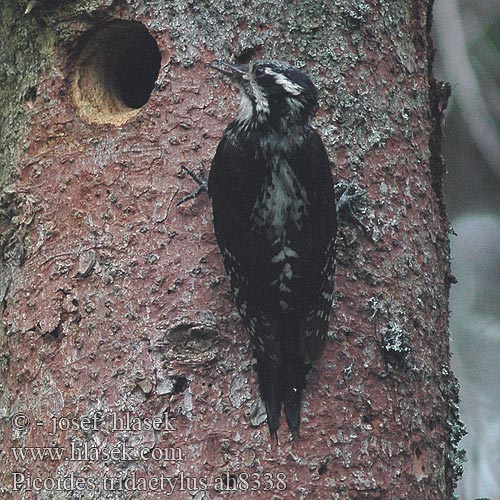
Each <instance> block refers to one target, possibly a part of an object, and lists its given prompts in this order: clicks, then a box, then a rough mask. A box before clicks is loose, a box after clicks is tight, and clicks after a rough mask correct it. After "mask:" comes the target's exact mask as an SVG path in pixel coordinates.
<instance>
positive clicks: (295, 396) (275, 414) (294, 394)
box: [257, 321, 308, 439]
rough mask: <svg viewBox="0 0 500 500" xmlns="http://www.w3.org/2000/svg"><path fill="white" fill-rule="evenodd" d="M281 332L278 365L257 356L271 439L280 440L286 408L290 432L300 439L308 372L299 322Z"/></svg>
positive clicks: (266, 357) (288, 323)
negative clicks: (282, 417) (280, 428)
mask: <svg viewBox="0 0 500 500" xmlns="http://www.w3.org/2000/svg"><path fill="white" fill-rule="evenodd" d="M280 330H281V331H280V332H279V334H280V335H279V337H280V338H279V347H280V349H279V353H276V354H278V355H277V356H276V358H277V359H278V362H275V361H274V360H271V359H270V358H269V357H268V356H267V355H266V354H261V355H259V354H258V355H257V374H258V378H259V388H260V394H261V397H262V400H263V401H264V404H265V407H266V412H267V423H268V426H269V431H270V433H271V437H273V438H274V439H276V436H277V431H278V426H279V421H280V415H281V408H282V407H283V409H284V410H285V417H286V420H287V423H288V427H289V429H290V432H291V434H292V436H293V437H294V438H296V437H298V435H299V428H300V406H301V401H302V392H303V390H304V388H305V385H306V375H307V371H308V370H307V367H306V366H305V361H304V355H303V354H302V353H301V341H300V330H299V324H298V322H292V321H290V322H287V323H286V324H285V325H283V326H282V328H281V329H280Z"/></svg>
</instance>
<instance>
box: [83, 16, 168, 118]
mask: <svg viewBox="0 0 500 500" xmlns="http://www.w3.org/2000/svg"><path fill="white" fill-rule="evenodd" d="M160 64H161V54H160V50H159V48H158V45H157V43H156V41H155V39H154V38H153V37H152V36H151V34H150V33H149V31H148V29H147V28H146V26H144V25H143V24H141V23H139V22H136V21H122V20H115V21H109V22H107V23H106V24H104V25H100V26H97V27H95V28H92V29H91V30H89V31H88V32H87V33H86V34H85V35H84V36H83V39H82V41H81V45H80V50H79V55H78V57H77V60H76V66H75V72H74V76H73V97H74V101H75V104H76V107H77V109H78V112H79V114H80V116H82V118H84V119H85V120H86V121H88V122H90V123H111V124H114V125H122V124H123V123H125V122H126V121H127V120H129V119H130V118H132V117H133V116H135V115H136V114H137V113H138V112H139V110H140V109H141V108H142V107H143V106H144V105H145V104H146V103H147V102H148V100H149V97H150V96H151V92H152V90H153V88H154V85H155V82H156V79H157V77H158V74H159V72H160Z"/></svg>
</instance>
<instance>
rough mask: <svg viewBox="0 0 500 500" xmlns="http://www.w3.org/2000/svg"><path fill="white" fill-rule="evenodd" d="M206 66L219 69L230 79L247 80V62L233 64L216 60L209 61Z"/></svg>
mask: <svg viewBox="0 0 500 500" xmlns="http://www.w3.org/2000/svg"><path fill="white" fill-rule="evenodd" d="M207 66H210V67H211V68H213V69H216V70H217V71H220V72H221V73H222V74H224V75H226V76H228V77H229V78H231V79H232V80H236V81H241V80H248V64H233V63H228V62H225V61H218V60H216V61H211V62H209V63H208V65H207Z"/></svg>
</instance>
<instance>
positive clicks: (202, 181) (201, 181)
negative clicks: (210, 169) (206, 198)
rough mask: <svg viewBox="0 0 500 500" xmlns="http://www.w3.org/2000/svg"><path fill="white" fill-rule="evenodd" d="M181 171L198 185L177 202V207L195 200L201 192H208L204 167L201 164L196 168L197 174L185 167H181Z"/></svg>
mask: <svg viewBox="0 0 500 500" xmlns="http://www.w3.org/2000/svg"><path fill="white" fill-rule="evenodd" d="M181 170H183V171H184V172H186V174H188V175H189V177H191V179H193V180H194V182H196V184H198V187H197V188H196V189H195V190H194V191H193V192H192V193H190V194H187V195H185V196H183V197H182V198H181V200H180V201H179V202H177V206H179V205H182V204H183V203H185V202H186V201H189V200H193V199H194V198H197V197H198V196H199V195H200V194H201V193H203V192H208V179H207V175H206V173H205V167H204V166H203V163H202V162H200V165H199V167H198V173H196V172H194V171H193V170H191V169H189V168H187V167H186V166H185V165H181Z"/></svg>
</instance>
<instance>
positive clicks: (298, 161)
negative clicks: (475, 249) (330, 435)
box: [208, 60, 337, 438]
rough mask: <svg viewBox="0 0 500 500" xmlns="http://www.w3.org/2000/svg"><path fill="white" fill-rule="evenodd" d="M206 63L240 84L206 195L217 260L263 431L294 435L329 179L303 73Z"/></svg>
mask: <svg viewBox="0 0 500 500" xmlns="http://www.w3.org/2000/svg"><path fill="white" fill-rule="evenodd" d="M211 66H212V67H213V68H215V69H217V70H219V71H220V72H222V73H224V74H225V75H227V76H229V77H230V78H231V79H232V80H233V81H234V82H235V83H236V84H237V85H238V87H239V88H240V91H241V107H240V111H239V114H238V115H237V117H236V118H235V119H234V121H232V122H231V123H230V124H229V125H228V127H227V128H226V130H225V131H224V135H223V137H222V140H221V142H220V143H219V146H218V147H217V152H216V154H215V157H214V160H213V162H212V167H211V170H210V175H209V180H208V192H209V195H210V197H211V199H212V206H213V222H214V229H215V235H216V237H217V242H218V244H219V246H220V250H221V254H222V260H223V262H224V266H225V268H226V271H227V273H228V274H229V277H230V280H231V289H232V292H233V295H234V298H235V302H236V305H237V308H238V311H239V313H240V315H241V317H242V319H243V322H244V324H245V326H246V328H247V329H248V331H249V333H250V336H251V339H252V342H253V346H254V350H255V357H256V359H257V365H256V368H257V375H258V380H259V387H260V394H261V397H262V400H263V401H264V404H265V407H266V411H267V421H268V425H269V430H270V432H271V436H273V437H275V438H276V433H277V429H278V425H279V420H280V414H281V408H282V407H283V408H284V411H285V416H286V419H287V422H288V426H289V428H290V431H291V433H292V435H293V436H294V437H295V436H297V435H298V432H299V424H300V405H301V398H302V391H303V389H304V387H305V384H306V376H307V374H308V372H309V370H310V368H311V365H312V363H313V362H314V361H315V360H316V359H317V358H318V357H319V355H320V354H321V351H322V350H323V346H324V343H325V338H326V334H327V329H328V318H329V315H330V309H331V304H332V294H333V278H334V268H335V236H336V230H337V220H336V212H335V194H334V183H333V179H332V174H331V171H330V165H329V161H328V156H327V153H326V150H325V147H324V146H323V143H322V141H321V139H320V137H319V135H318V134H317V132H316V131H315V130H314V129H313V128H312V127H311V124H310V122H311V119H312V117H313V115H314V113H315V112H316V109H317V106H318V94H317V90H316V88H315V86H314V85H313V83H312V81H311V80H310V78H309V77H308V76H307V75H305V74H304V73H303V72H302V71H300V70H298V69H297V68H295V67H293V66H291V65H289V64H287V63H284V62H281V61H269V60H260V61H256V62H253V63H250V64H248V65H236V64H230V63H226V62H221V61H215V62H214V63H212V64H211Z"/></svg>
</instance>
